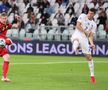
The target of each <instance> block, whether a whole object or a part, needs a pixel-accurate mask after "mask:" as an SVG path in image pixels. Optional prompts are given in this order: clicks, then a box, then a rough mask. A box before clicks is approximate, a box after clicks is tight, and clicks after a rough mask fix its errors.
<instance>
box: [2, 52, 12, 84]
mask: <svg viewBox="0 0 108 90" xmlns="http://www.w3.org/2000/svg"><path fill="white" fill-rule="evenodd" d="M3 59H4V63H3V66H2V79H1V80H2V81H4V82H10V79H8V78H7V72H8V69H9V61H10V56H9V54H6V55H4V56H3Z"/></svg>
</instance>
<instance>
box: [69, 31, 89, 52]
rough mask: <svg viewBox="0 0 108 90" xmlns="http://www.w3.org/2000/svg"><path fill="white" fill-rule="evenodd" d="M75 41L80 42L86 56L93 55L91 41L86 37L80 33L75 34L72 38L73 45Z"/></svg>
mask: <svg viewBox="0 0 108 90" xmlns="http://www.w3.org/2000/svg"><path fill="white" fill-rule="evenodd" d="M74 40H78V41H79V45H80V48H81V50H82V52H83V53H84V54H91V50H90V46H89V41H88V39H87V37H86V36H85V35H82V34H80V33H77V32H74V33H73V35H72V37H71V42H72V43H73V42H74Z"/></svg>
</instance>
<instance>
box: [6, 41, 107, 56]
mask: <svg viewBox="0 0 108 90" xmlns="http://www.w3.org/2000/svg"><path fill="white" fill-rule="evenodd" d="M13 42H14V43H13V44H12V45H10V46H7V48H8V50H9V52H10V53H11V54H34V55H68V56H71V55H75V53H74V51H73V49H72V44H71V42H57V41H53V42H52V41H28V42H27V41H26V42H24V41H13ZM95 44H96V51H92V54H93V55H95V56H108V42H105V41H97V42H95ZM80 54H82V52H80Z"/></svg>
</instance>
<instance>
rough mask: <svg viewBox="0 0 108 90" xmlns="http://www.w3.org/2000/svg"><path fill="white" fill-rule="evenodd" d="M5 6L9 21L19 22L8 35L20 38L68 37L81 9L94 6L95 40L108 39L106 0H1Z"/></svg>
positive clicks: (51, 38)
mask: <svg viewBox="0 0 108 90" xmlns="http://www.w3.org/2000/svg"><path fill="white" fill-rule="evenodd" d="M0 5H6V6H7V8H8V21H9V23H12V24H15V23H17V22H18V18H17V17H18V16H19V17H20V21H21V22H20V26H19V28H17V29H12V30H8V33H7V36H8V37H11V38H12V39H21V40H34V39H36V40H57V41H61V40H62V41H68V40H70V38H69V37H70V36H71V35H72V33H73V32H74V30H75V25H76V20H77V18H78V16H79V15H80V14H81V13H87V12H88V10H89V8H92V7H94V8H95V9H96V10H97V12H96V15H95V17H94V20H95V21H96V23H97V31H96V34H95V40H103V39H104V40H106V39H108V0H0Z"/></svg>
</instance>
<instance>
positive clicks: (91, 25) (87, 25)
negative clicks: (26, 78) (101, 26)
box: [71, 14, 97, 54]
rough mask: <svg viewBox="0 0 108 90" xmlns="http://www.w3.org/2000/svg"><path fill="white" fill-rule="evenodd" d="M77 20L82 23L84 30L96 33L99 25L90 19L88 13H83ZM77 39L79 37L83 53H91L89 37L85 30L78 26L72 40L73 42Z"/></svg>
mask: <svg viewBox="0 0 108 90" xmlns="http://www.w3.org/2000/svg"><path fill="white" fill-rule="evenodd" d="M77 21H78V22H80V23H81V26H82V28H83V29H84V30H91V32H93V33H95V31H96V28H97V25H96V23H95V22H94V21H93V20H89V19H88V17H87V15H86V14H81V15H80V16H79V18H78V20H77ZM75 39H78V41H79V44H80V47H81V49H82V51H83V53H86V54H91V52H90V49H89V41H88V37H87V36H86V35H85V33H84V32H81V31H80V30H78V29H77V28H76V30H75V32H74V33H73V34H72V37H71V41H72V42H73V41H74V40H75Z"/></svg>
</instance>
